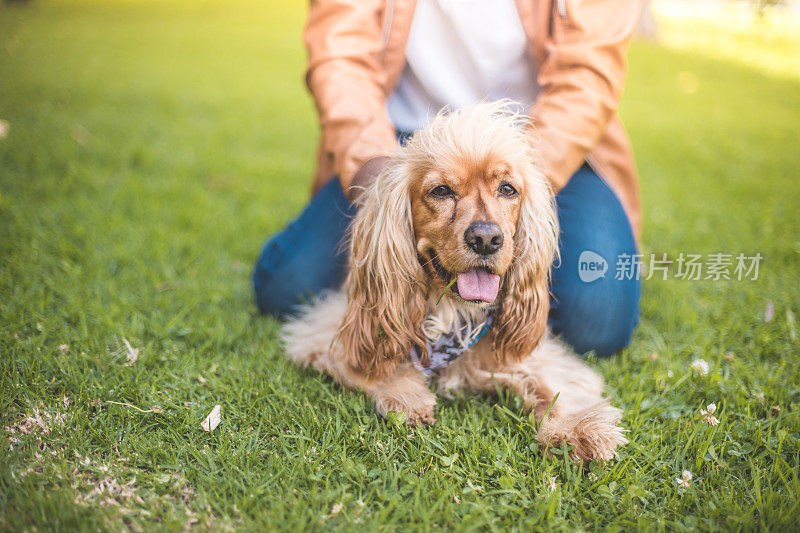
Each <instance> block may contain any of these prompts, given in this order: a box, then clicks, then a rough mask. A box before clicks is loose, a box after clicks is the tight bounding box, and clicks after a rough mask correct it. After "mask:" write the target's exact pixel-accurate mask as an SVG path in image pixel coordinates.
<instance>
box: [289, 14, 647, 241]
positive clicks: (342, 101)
mask: <svg viewBox="0 0 800 533" xmlns="http://www.w3.org/2000/svg"><path fill="white" fill-rule="evenodd" d="M516 3H517V10H518V11H519V15H520V20H521V22H522V25H523V27H524V29H525V33H526V34H527V36H528V42H529V44H530V55H531V57H532V58H533V60H534V61H535V62H536V67H537V73H538V80H537V81H538V83H539V86H540V87H541V92H540V94H539V96H538V97H537V99H536V102H535V103H534V105H533V107H532V109H531V117H532V119H533V123H534V125H535V126H536V130H537V133H535V135H536V136H537V137H538V138H539V141H538V146H539V151H540V154H541V157H542V160H541V164H542V165H543V167H544V169H545V171H546V174H547V176H548V177H549V178H550V180H551V181H552V183H553V185H554V187H555V188H556V190H558V189H560V188H562V187H563V186H564V185H566V183H567V181H569V178H570V177H571V176H572V175H573V174H574V173H575V171H576V170H577V169H578V168H579V167H580V166H581V164H583V162H584V160H585V161H587V162H588V163H589V164H590V165H591V166H592V167H593V168H594V169H595V171H596V172H597V173H598V174H599V175H600V176H601V177H603V178H604V179H605V180H606V182H607V183H608V184H609V185H610V186H611V188H612V189H613V190H614V191H615V192H616V193H617V195H618V196H619V198H620V200H621V202H622V204H623V207H624V208H625V211H626V212H627V214H628V217H629V219H630V221H631V224H632V226H633V228H634V231H635V232H636V234H637V235H638V233H639V224H640V206H639V190H638V185H637V181H636V170H635V167H634V163H633V156H632V153H631V149H630V144H629V142H628V138H627V135H626V134H625V131H624V129H623V127H622V123H621V122H620V120H619V118H618V117H617V114H616V109H617V105H618V103H619V99H620V96H621V94H622V87H623V85H624V81H625V72H626V67H627V59H626V54H627V43H628V40H629V39H630V36H631V35H632V34H633V31H634V29H635V27H636V23H637V21H638V17H639V13H640V5H639V1H638V0H516ZM415 6H416V0H311V8H310V12H309V16H308V22H307V24H306V28H305V35H304V37H305V42H306V46H307V47H308V52H309V59H308V72H307V77H306V81H307V83H308V87H309V89H310V90H311V93H312V95H313V96H314V100H315V101H316V105H317V110H318V112H319V120H320V126H321V128H322V138H321V146H320V150H319V166H318V171H317V176H316V179H315V181H314V190H317V189H319V188H320V187H321V186H322V185H324V184H325V183H326V182H327V181H328V180H329V179H330V178H331V177H332V176H334V175H338V176H339V177H340V179H341V181H342V185H343V186H344V187H345V188H346V187H347V186H348V185H349V183H350V181H351V180H352V178H353V174H355V172H356V171H357V170H358V169H359V167H360V166H361V165H362V164H363V163H364V162H365V161H367V160H368V159H370V158H372V157H377V156H381V155H391V154H392V152H393V151H394V150H396V149H397V139H396V137H395V131H394V127H393V126H392V122H391V120H390V118H389V115H388V111H387V106H386V102H387V99H388V97H389V95H391V93H392V91H393V90H394V88H395V86H396V84H397V82H398V81H399V78H400V75H401V74H402V72H403V68H404V67H405V47H406V42H407V40H408V34H409V30H410V28H411V21H412V19H413V17H414V8H415Z"/></svg>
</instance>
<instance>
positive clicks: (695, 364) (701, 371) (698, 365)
mask: <svg viewBox="0 0 800 533" xmlns="http://www.w3.org/2000/svg"><path fill="white" fill-rule="evenodd" d="M690 366H691V367H692V368H693V369H694V371H695V372H697V374H698V375H700V376H706V375H708V372H709V370H711V367H710V366H709V365H708V363H707V362H706V360H705V359H695V360H694V361H692V364H691V365H690Z"/></svg>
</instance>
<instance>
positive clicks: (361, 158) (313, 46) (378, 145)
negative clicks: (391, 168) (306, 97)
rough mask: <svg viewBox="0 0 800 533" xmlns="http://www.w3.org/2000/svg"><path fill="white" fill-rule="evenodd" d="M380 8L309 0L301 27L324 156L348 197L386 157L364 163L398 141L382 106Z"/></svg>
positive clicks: (367, 2) (363, 1)
mask: <svg viewBox="0 0 800 533" xmlns="http://www.w3.org/2000/svg"><path fill="white" fill-rule="evenodd" d="M382 10H383V2H381V1H380V0H314V1H312V2H311V8H310V12H309V16H308V22H307V24H306V28H305V32H304V38H305V42H306V46H307V47H308V56H309V57H308V70H307V74H306V82H307V84H308V87H309V89H310V91H311V94H312V96H313V97H314V101H315V103H316V105H317V111H318V113H319V119H320V125H321V127H322V139H323V146H322V150H323V157H325V158H327V159H328V161H329V163H330V168H332V169H333V171H334V172H335V173H336V174H337V175H338V176H339V180H340V181H341V184H342V188H343V189H344V191H345V192H346V193H348V196H350V197H351V198H352V197H353V196H354V195H352V194H351V193H353V192H356V193H357V192H358V191H359V190H361V189H360V188H361V187H363V186H365V185H368V184H369V183H370V182H371V179H372V178H373V177H374V174H375V172H377V171H379V170H380V169H381V168H383V165H384V164H385V159H378V160H377V162H376V161H373V162H371V163H370V164H368V165H365V163H367V162H369V161H370V160H371V159H373V158H381V157H386V156H390V155H391V154H392V153H393V152H394V150H395V149H396V148H397V147H398V146H399V144H398V141H397V137H396V136H395V131H394V127H393V125H392V122H391V119H390V118H389V114H388V111H387V109H386V97H387V96H386V93H385V91H384V87H385V85H386V73H385V71H384V69H383V66H382V65H381V61H380V57H381V54H382V53H383V47H384V43H383V40H384V39H383V34H382V30H383V28H382V27H381V14H382ZM362 166H364V169H363V171H361V172H358V171H359V169H361V168H362ZM376 169H377V170H376ZM357 172H358V174H359V177H358V179H357V180H356V181H357V183H355V184H353V183H352V182H353V177H354V176H355V175H356V173H357ZM351 184H353V185H355V187H353V188H352V189H351V187H350V186H351Z"/></svg>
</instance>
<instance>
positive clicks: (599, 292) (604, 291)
mask: <svg viewBox="0 0 800 533" xmlns="http://www.w3.org/2000/svg"><path fill="white" fill-rule="evenodd" d="M639 298H640V291H639V285H638V282H636V281H628V282H619V281H616V280H610V281H609V282H607V284H606V285H605V286H596V287H591V286H590V287H579V288H577V290H576V291H574V293H573V294H564V295H562V298H561V300H560V301H559V302H558V304H557V308H556V313H554V315H555V316H552V320H551V326H552V327H553V331H554V333H556V334H557V335H558V336H560V337H561V338H562V339H563V340H564V341H565V342H566V343H567V344H569V345H570V346H571V347H572V348H573V349H574V350H575V351H576V352H577V353H579V354H588V353H590V352H594V353H595V354H596V355H597V356H598V357H608V356H610V355H613V354H615V353H617V352H619V351H620V350H622V349H623V348H625V347H627V346H628V345H629V344H630V341H631V338H632V336H633V331H634V329H635V328H636V325H637V324H638V321H639Z"/></svg>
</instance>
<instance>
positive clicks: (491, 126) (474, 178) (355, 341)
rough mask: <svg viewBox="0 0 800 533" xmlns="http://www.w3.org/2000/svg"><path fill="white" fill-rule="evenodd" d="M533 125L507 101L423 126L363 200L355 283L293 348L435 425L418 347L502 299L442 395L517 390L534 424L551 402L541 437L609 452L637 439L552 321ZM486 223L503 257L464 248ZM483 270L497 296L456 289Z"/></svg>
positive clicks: (604, 455)
mask: <svg viewBox="0 0 800 533" xmlns="http://www.w3.org/2000/svg"><path fill="white" fill-rule="evenodd" d="M525 126H526V123H525V119H524V118H523V117H521V116H520V115H517V114H514V113H513V112H511V111H509V109H508V106H507V104H505V103H502V102H500V103H490V104H480V105H477V106H474V107H471V108H468V109H465V110H461V111H455V112H452V113H442V114H440V115H438V116H437V117H436V118H435V119H434V120H433V121H432V123H431V124H430V126H429V127H428V128H426V129H425V130H422V131H420V132H417V133H416V134H415V135H414V137H413V138H412V139H411V140H410V141H409V142H408V143H407V144H406V146H405V147H404V148H403V149H402V150H400V152H399V153H398V154H397V156H396V157H395V158H393V161H392V163H391V164H390V165H389V167H388V168H387V169H386V170H385V171H384V172H382V173H381V174H380V175H379V176H378V177H377V179H376V181H375V183H374V184H373V186H371V187H370V188H368V189H367V190H366V191H365V192H364V193H363V195H362V196H361V198H360V199H359V204H360V206H359V212H358V214H357V215H356V217H355V219H354V221H353V223H352V224H351V228H350V235H349V245H350V254H351V255H350V271H349V273H348V276H347V279H346V282H345V288H344V290H342V291H338V292H334V293H331V294H327V295H323V296H322V297H320V298H319V299H317V300H316V301H315V302H314V303H313V304H312V305H310V306H308V307H306V308H305V309H304V310H303V311H302V313H301V314H300V316H299V317H298V318H296V319H293V320H291V321H289V322H288V323H287V324H286V325H285V326H284V329H283V337H284V342H285V346H286V349H287V352H288V354H289V356H290V357H291V358H292V359H293V360H294V361H296V362H297V363H299V364H301V365H303V366H312V367H314V368H315V369H316V370H318V371H320V372H322V373H325V374H328V375H330V376H332V377H333V378H334V379H336V380H337V381H338V382H339V383H340V384H342V385H343V386H345V387H347V388H349V389H354V390H356V389H360V390H363V391H364V392H365V393H366V394H368V395H369V396H370V397H371V398H372V399H373V400H374V401H375V406H376V409H377V411H378V413H379V414H380V415H381V416H386V414H387V413H388V412H389V411H405V412H406V415H407V420H408V422H409V423H410V424H420V423H433V422H434V421H435V419H434V406H435V404H436V396H435V394H434V393H433V392H432V391H431V389H430V388H429V386H428V383H427V379H426V376H425V374H424V373H423V372H422V371H420V370H418V369H417V368H415V367H414V366H413V365H412V363H411V362H410V358H409V353H410V351H411V350H412V348H414V347H415V346H416V347H424V346H426V342H425V339H426V338H427V339H429V340H435V339H436V338H437V337H439V336H441V335H445V334H448V333H449V332H451V331H454V330H458V325H459V324H463V323H465V322H467V323H475V324H478V326H476V327H481V326H482V323H481V322H480V321H481V320H485V315H486V310H487V308H488V309H491V310H492V314H493V320H492V324H491V327H490V329H489V333H488V334H487V335H485V336H484V337H482V338H481V339H480V341H478V342H477V343H476V344H475V345H473V346H472V347H471V348H470V349H469V350H467V351H466V352H465V353H464V354H463V355H462V356H461V357H459V358H458V359H457V360H456V361H455V362H453V363H452V364H450V365H449V366H447V367H445V368H444V369H442V370H441V371H440V373H439V375H438V379H437V385H438V392H439V393H441V394H445V395H449V394H452V393H453V392H455V391H472V392H479V391H488V390H494V389H495V387H497V386H499V387H503V388H508V389H511V390H513V391H514V392H516V393H517V394H519V395H520V396H521V397H522V398H523V400H524V403H525V408H526V409H527V410H531V409H532V410H533V411H534V416H535V418H536V419H537V420H539V421H541V419H542V417H544V415H545V413H546V412H547V418H546V420H544V421H543V422H542V425H541V427H540V430H539V433H538V436H537V439H538V440H539V442H540V444H541V445H543V446H547V445H550V446H559V445H560V444H562V443H568V444H570V445H572V446H573V451H572V454H573V456H574V457H576V458H580V459H583V460H591V459H610V458H611V457H613V456H614V454H615V449H616V447H617V446H618V445H620V444H623V443H625V442H626V440H625V437H624V436H623V430H622V429H621V428H619V427H618V426H617V423H618V422H619V419H620V416H621V412H620V411H619V410H618V409H616V408H614V407H612V406H611V405H610V404H609V403H608V402H607V401H606V400H605V399H604V398H603V397H602V388H603V383H602V380H601V379H600V377H599V376H598V375H597V374H596V373H595V372H594V371H593V370H591V369H590V368H589V367H588V366H587V365H586V364H585V363H584V362H583V361H581V360H580V359H579V358H578V357H577V356H575V355H573V354H571V353H570V352H569V350H568V349H567V348H566V347H565V346H564V345H563V344H561V343H560V342H559V341H557V340H556V339H553V338H551V337H550V336H549V335H548V334H547V331H546V326H547V314H548V311H549V293H548V282H549V272H550V266H551V264H552V262H553V260H554V256H555V254H556V253H557V244H558V224H557V217H556V213H555V207H554V199H553V194H552V191H551V190H550V187H549V185H548V183H547V181H546V180H545V178H544V177H543V176H542V175H541V173H540V171H539V170H538V168H537V166H536V154H535V151H534V150H533V148H532V147H531V144H530V142H529V140H528V139H529V135H530V132H529V131H525ZM441 187H444V188H441ZM442 191H445V192H446V194H438V193H439V192H442ZM476 221H479V222H491V223H494V224H496V225H497V226H498V227H499V231H500V232H502V239H501V240H502V244H501V245H500V246H499V249H497V250H496V252H495V253H492V254H491V255H479V254H477V253H474V252H473V251H471V250H470V248H469V247H468V246H467V245H465V243H464V235H465V231H466V229H467V228H468V227H469V226H470V224H473V223H475V222H476ZM475 268H480V269H484V270H486V271H487V272H489V273H491V274H494V275H499V276H500V280H501V282H500V283H501V285H500V291H499V294H498V295H497V297H496V301H494V302H492V303H485V302H474V301H465V300H463V299H461V297H460V295H459V292H458V290H447V285H448V281H449V279H450V277H451V276H456V275H458V274H459V273H463V272H465V271H467V270H469V269H475ZM443 293H444V294H445V296H444V297H443V298H441V299H440V296H441V295H442V294H443ZM468 318H470V319H472V320H470V321H468V320H466V319H468ZM473 333H474V331H472V332H467V333H466V336H470V335H472V334H473ZM459 340H463V339H460V338H459ZM464 342H466V341H464ZM426 357H427V354H426V353H422V354H421V360H422V361H423V363H425V362H426V361H427V359H426ZM556 395H557V396H556ZM556 398H557V399H556ZM554 399H555V402H554ZM548 408H549V412H548Z"/></svg>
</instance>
